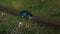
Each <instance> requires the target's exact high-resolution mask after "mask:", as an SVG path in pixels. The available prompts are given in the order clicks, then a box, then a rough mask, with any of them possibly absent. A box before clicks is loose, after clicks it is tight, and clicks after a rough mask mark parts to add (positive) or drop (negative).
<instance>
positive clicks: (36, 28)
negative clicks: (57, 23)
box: [0, 0, 60, 34]
mask: <svg viewBox="0 0 60 34" xmlns="http://www.w3.org/2000/svg"><path fill="white" fill-rule="evenodd" d="M0 4H2V5H5V6H8V7H11V8H13V9H17V10H29V11H31V12H32V13H33V14H35V15H36V16H39V17H41V18H44V19H46V18H48V19H49V20H54V21H60V16H53V15H55V14H57V15H59V14H58V13H60V10H59V9H60V0H25V1H24V0H0ZM1 13H4V16H3V17H1V18H0V33H1V34H4V33H3V32H4V31H5V32H6V31H7V32H10V31H11V30H12V29H13V28H14V27H15V25H17V24H18V23H19V22H20V21H22V22H23V25H22V26H21V28H19V29H20V30H19V32H18V33H19V34H60V29H59V28H56V27H54V26H48V25H46V24H41V23H40V24H38V23H37V22H35V21H34V20H26V19H24V18H21V17H19V16H15V15H12V14H9V13H5V12H4V11H0V14H1ZM57 17H58V18H57ZM13 32H14V31H13Z"/></svg>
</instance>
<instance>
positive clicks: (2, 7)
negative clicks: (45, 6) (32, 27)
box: [0, 5, 60, 27]
mask: <svg viewBox="0 0 60 34" xmlns="http://www.w3.org/2000/svg"><path fill="white" fill-rule="evenodd" d="M0 10H3V11H5V12H7V13H11V14H14V15H17V16H20V11H18V10H14V9H11V8H8V7H6V6H3V5H0ZM31 13H32V12H31ZM33 20H34V21H36V22H38V23H43V24H47V25H53V26H57V27H60V22H55V21H49V20H47V19H41V18H39V17H37V16H35V15H34V14H33Z"/></svg>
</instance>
